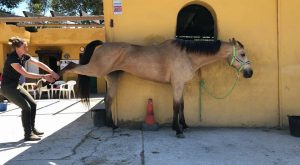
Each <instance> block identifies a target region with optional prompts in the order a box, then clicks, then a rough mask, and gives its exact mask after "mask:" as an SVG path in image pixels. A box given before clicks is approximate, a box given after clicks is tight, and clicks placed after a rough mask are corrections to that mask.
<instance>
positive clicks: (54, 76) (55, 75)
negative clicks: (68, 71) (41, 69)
mask: <svg viewBox="0 0 300 165" xmlns="http://www.w3.org/2000/svg"><path fill="white" fill-rule="evenodd" d="M51 75H52V77H53V78H54V79H55V80H58V79H59V75H58V74H57V73H55V72H54V71H52V72H51Z"/></svg>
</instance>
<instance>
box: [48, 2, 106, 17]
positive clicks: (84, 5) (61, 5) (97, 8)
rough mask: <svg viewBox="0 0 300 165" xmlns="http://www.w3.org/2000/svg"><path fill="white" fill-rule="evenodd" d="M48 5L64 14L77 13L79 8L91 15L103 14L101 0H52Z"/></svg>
mask: <svg viewBox="0 0 300 165" xmlns="http://www.w3.org/2000/svg"><path fill="white" fill-rule="evenodd" d="M50 6H51V8H52V9H53V10H54V11H56V12H59V13H64V14H66V15H78V13H79V11H80V10H82V11H84V12H86V13H89V14H91V15H102V14H103V2H102V0H85V1H83V0H68V1H66V0H52V1H51V4H50Z"/></svg>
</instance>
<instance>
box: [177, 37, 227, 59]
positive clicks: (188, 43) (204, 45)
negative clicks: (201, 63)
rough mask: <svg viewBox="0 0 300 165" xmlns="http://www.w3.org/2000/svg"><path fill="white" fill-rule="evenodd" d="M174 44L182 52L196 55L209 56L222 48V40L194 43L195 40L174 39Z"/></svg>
mask: <svg viewBox="0 0 300 165" xmlns="http://www.w3.org/2000/svg"><path fill="white" fill-rule="evenodd" d="M172 43H173V44H174V45H176V46H177V47H179V48H180V49H181V50H184V51H186V52H187V53H196V54H199V53H203V54H207V55H214V54H216V53H217V52H218V51H219V50H220V47H221V41H220V40H214V41H193V40H182V39H174V40H173V41H172Z"/></svg>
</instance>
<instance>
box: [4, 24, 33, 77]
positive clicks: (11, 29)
mask: <svg viewBox="0 0 300 165" xmlns="http://www.w3.org/2000/svg"><path fill="white" fill-rule="evenodd" d="M12 36H19V37H22V38H24V39H25V40H27V41H29V39H30V33H29V32H27V31H25V29H24V28H18V27H16V26H14V25H6V24H4V23H0V58H1V59H0V69H1V71H0V72H2V68H3V65H4V61H5V60H6V54H7V53H8V52H9V51H10V49H9V47H8V39H9V38H11V37H12Z"/></svg>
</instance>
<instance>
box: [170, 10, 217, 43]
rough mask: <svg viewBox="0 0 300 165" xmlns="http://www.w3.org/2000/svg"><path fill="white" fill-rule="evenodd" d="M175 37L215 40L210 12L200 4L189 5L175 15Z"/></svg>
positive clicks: (213, 24)
mask: <svg viewBox="0 0 300 165" xmlns="http://www.w3.org/2000/svg"><path fill="white" fill-rule="evenodd" d="M176 38H179V39H184V40H208V41H209V40H215V39H217V34H216V26H215V22H214V18H213V16H212V14H211V12H210V11H209V10H208V9H207V8H205V7H204V6H201V5H189V6H186V7H184V8H183V9H181V10H180V11H179V13H178V16H177V28H176Z"/></svg>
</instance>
